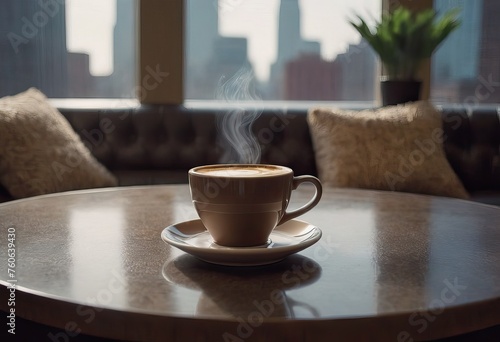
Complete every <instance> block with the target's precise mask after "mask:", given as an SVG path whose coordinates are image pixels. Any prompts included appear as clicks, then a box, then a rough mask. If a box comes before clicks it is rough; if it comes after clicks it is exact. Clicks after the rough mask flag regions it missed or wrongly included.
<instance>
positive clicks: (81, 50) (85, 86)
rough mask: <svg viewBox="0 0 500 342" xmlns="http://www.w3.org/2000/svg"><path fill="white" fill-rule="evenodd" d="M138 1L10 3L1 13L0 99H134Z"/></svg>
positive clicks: (34, 0)
mask: <svg viewBox="0 0 500 342" xmlns="http://www.w3.org/2000/svg"><path fill="white" fill-rule="evenodd" d="M135 6H136V4H135V0H106V1H103V0H71V1H67V2H65V1H63V0H41V1H38V0H23V1H17V0H8V1H7V5H3V8H2V11H1V12H0V27H1V32H2V36H1V37H0V61H1V62H0V80H1V82H0V96H4V95H11V94H15V93H18V92H21V91H24V90H26V89H27V88H29V87H37V88H39V89H40V90H41V91H43V92H44V93H45V94H46V95H47V96H49V97H59V98H65V97H108V98H130V97H133V95H134V93H133V91H134V87H135V82H136V80H135V79H136V77H135V72H134V70H135V65H136V58H135V51H136V43H135V41H136V39H135V36H136V34H135V32H136V30H137V29H136V24H135V14H136V13H135V10H136V9H135Z"/></svg>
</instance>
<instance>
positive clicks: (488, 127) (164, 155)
mask: <svg viewBox="0 0 500 342" xmlns="http://www.w3.org/2000/svg"><path fill="white" fill-rule="evenodd" d="M58 109H59V111H60V112H61V113H62V114H63V116H64V117H65V118H66V119H67V120H68V122H69V123H70V125H71V126H72V128H73V129H74V131H75V132H76V133H78V135H79V136H80V138H81V139H82V141H83V142H84V143H85V145H86V146H87V147H88V148H89V149H90V151H91V153H92V154H93V156H95V158H96V159H97V160H98V161H100V162H101V163H102V164H103V165H104V166H106V167H107V169H108V170H110V171H111V172H112V174H114V175H115V176H116V178H117V179H118V184H119V185H120V186H132V185H150V184H176V183H186V182H187V171H188V170H189V169H190V168H191V167H194V166H197V165H203V164H215V163H219V162H221V161H224V160H223V157H224V154H225V152H226V150H227V149H226V148H225V147H224V143H223V141H222V139H221V138H220V134H218V129H219V127H220V120H219V119H220V118H221V117H222V116H224V115H227V114H228V113H230V112H231V111H233V110H234V109H235V108H233V107H231V106H224V105H221V106H205V107H204V106H169V105H138V106H130V107H123V106H120V107H114V108H113V107H111V108H95V109H89V107H88V106H87V107H80V108H71V107H68V106H65V107H64V106H61V107H59V108H58ZM251 109H252V110H255V108H251ZM438 109H439V110H440V114H441V118H442V128H443V131H444V136H443V137H444V142H443V144H444V150H445V153H446V158H447V159H448V162H449V164H450V165H451V167H452V168H453V170H454V171H455V173H456V174H457V175H458V177H459V178H460V180H461V181H462V183H463V185H464V186H465V188H466V189H467V190H468V192H469V193H470V195H471V200H473V201H478V202H482V203H486V204H493V205H500V114H499V112H498V109H497V108H496V107H493V106H492V107H479V106H474V107H473V108H471V107H466V106H450V107H446V106H441V107H440V106H438ZM307 112H308V109H307V108H306V107H302V108H300V107H292V108H287V107H284V106H274V107H266V108H265V109H262V110H257V114H256V119H255V121H254V122H253V124H252V126H251V129H252V131H253V133H254V136H255V137H256V139H257V141H258V144H259V145H260V147H261V155H260V162H262V163H270V164H279V165H286V166H289V167H290V168H292V169H293V170H294V172H295V174H296V175H300V174H311V175H317V174H318V171H317V167H316V160H315V153H314V147H313V143H312V139H311V133H310V130H309V127H308V122H307ZM11 199H12V197H11V196H10V194H9V193H8V192H7V191H6V189H5V188H2V187H0V201H8V200H11Z"/></svg>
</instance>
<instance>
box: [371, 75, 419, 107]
mask: <svg viewBox="0 0 500 342" xmlns="http://www.w3.org/2000/svg"><path fill="white" fill-rule="evenodd" d="M421 86H422V82H420V81H399V80H382V81H380V87H381V88H380V89H381V91H382V105H383V106H391V105H397V104H400V103H406V102H413V101H418V100H419V99H420V88H421Z"/></svg>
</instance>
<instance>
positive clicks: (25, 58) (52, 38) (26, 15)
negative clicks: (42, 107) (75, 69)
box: [0, 0, 68, 97]
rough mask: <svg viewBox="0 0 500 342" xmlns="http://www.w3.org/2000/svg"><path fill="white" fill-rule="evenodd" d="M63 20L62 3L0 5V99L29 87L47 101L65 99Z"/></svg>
mask: <svg viewBox="0 0 500 342" xmlns="http://www.w3.org/2000/svg"><path fill="white" fill-rule="evenodd" d="M65 16H66V11H65V3H64V2H62V3H61V2H59V1H53V2H41V1H36V0H24V1H17V0H7V1H3V2H2V10H1V11H0V32H2V34H1V35H0V80H2V82H0V96H4V95H13V94H16V93H19V92H22V91H24V90H26V89H27V88H29V87H37V88H38V89H40V90H41V91H42V92H43V93H45V94H46V95H47V96H48V97H66V96H67V89H68V86H67V85H68V80H67V68H68V56H67V51H66V18H65ZM4 32H5V34H4Z"/></svg>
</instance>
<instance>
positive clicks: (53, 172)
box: [0, 88, 117, 198]
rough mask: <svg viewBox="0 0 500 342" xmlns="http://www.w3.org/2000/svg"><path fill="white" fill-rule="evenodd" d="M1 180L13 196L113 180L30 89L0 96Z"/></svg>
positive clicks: (111, 183) (102, 184) (100, 184)
mask: <svg viewBox="0 0 500 342" xmlns="http://www.w3.org/2000/svg"><path fill="white" fill-rule="evenodd" d="M0 182H1V183H2V185H3V186H4V187H5V188H6V189H7V190H8V191H9V192H10V194H11V195H12V196H13V197H14V198H23V197H29V196H35V195H41V194H47V193H52V192H59V191H66V190H75V189H86V188H96V187H105V186H115V185H116V184H117V182H116V179H115V178H114V177H113V176H112V175H111V174H110V173H109V172H108V171H107V170H106V169H105V168H104V166H102V165H101V164H100V163H99V162H98V161H97V160H96V159H95V158H94V157H93V156H92V154H91V153H90V151H89V150H88V149H87V148H86V147H85V145H84V144H83V143H82V141H81V140H80V138H79V137H78V135H77V134H76V133H75V132H74V131H73V129H72V127H71V126H70V124H69V123H68V122H67V120H66V119H65V118H64V117H63V116H62V115H61V113H59V111H58V110H57V109H55V108H54V107H52V106H51V105H50V104H49V103H48V101H47V98H46V97H45V95H43V94H42V93H41V92H40V91H38V90H37V89H34V88H31V89H29V90H27V91H25V92H24V93H21V94H18V95H15V96H7V97H4V98H2V99H0Z"/></svg>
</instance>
